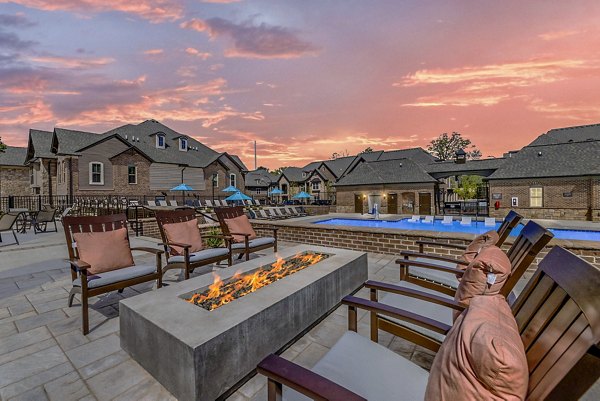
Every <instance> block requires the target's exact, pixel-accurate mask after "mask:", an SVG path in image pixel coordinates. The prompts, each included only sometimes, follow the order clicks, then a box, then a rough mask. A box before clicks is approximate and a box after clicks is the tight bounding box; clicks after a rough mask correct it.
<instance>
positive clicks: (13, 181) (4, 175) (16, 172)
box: [0, 166, 31, 196]
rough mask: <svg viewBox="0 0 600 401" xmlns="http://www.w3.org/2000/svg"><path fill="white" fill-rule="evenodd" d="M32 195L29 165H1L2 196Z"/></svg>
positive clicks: (0, 192) (0, 193) (0, 190)
mask: <svg viewBox="0 0 600 401" xmlns="http://www.w3.org/2000/svg"><path fill="white" fill-rule="evenodd" d="M9 195H13V196H28V195H31V187H30V184H29V167H8V166H6V167H0V196H9Z"/></svg>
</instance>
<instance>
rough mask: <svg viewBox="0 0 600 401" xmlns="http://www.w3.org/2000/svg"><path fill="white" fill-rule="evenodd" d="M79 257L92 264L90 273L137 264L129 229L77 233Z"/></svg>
mask: <svg viewBox="0 0 600 401" xmlns="http://www.w3.org/2000/svg"><path fill="white" fill-rule="evenodd" d="M73 239H74V240H75V243H76V244H77V250H78V252H79V259H81V260H82V261H84V262H85V263H87V264H89V265H90V268H89V269H88V272H89V273H92V274H99V273H103V272H107V271H110V270H117V269H122V268H123V267H129V266H133V265H135V263H134V261H133V256H132V255H131V249H130V248H129V240H128V239H127V229H126V228H119V229H117V230H113V231H101V232H90V233H75V234H73Z"/></svg>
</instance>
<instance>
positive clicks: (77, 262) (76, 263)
mask: <svg viewBox="0 0 600 401" xmlns="http://www.w3.org/2000/svg"><path fill="white" fill-rule="evenodd" d="M67 262H69V264H70V265H71V268H72V269H75V270H77V271H80V272H85V271H86V270H87V269H89V268H90V267H91V266H90V265H89V264H88V263H86V262H84V261H83V260H81V259H69V260H68V261H67Z"/></svg>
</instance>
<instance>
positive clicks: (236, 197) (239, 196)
mask: <svg viewBox="0 0 600 401" xmlns="http://www.w3.org/2000/svg"><path fill="white" fill-rule="evenodd" d="M248 199H252V198H251V197H249V196H247V195H244V194H243V193H241V192H240V191H237V192H236V193H234V194H233V195H230V196H228V197H227V198H225V200H226V201H244V200H248Z"/></svg>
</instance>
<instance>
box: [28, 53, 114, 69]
mask: <svg viewBox="0 0 600 401" xmlns="http://www.w3.org/2000/svg"><path fill="white" fill-rule="evenodd" d="M29 60H30V61H33V62H34V63H37V64H43V65H48V66H52V67H57V68H68V69H74V70H81V69H90V68H98V67H103V66H105V65H107V64H111V63H113V62H114V61H115V59H114V58H111V57H100V58H74V57H60V56H36V57H30V58H29Z"/></svg>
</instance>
